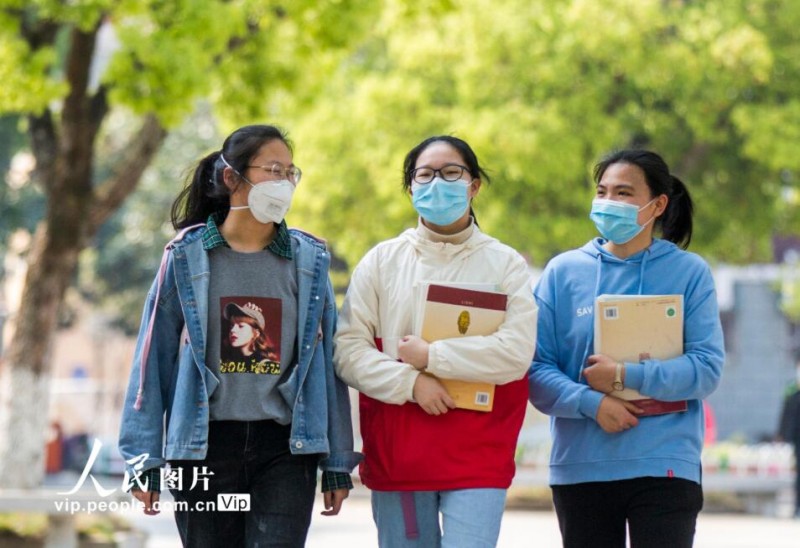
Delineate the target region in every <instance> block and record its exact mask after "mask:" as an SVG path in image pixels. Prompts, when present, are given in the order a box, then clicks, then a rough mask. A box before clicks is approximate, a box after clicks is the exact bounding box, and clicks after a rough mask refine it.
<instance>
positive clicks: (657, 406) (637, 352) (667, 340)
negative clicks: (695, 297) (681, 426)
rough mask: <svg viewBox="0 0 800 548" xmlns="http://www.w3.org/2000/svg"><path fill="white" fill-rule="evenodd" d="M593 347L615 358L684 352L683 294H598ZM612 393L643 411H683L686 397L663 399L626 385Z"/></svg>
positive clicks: (636, 358) (635, 358)
mask: <svg viewBox="0 0 800 548" xmlns="http://www.w3.org/2000/svg"><path fill="white" fill-rule="evenodd" d="M594 329H595V332H594V349H595V352H596V353H598V354H605V355H606V356H609V357H610V358H613V359H615V360H617V361H622V362H629V363H638V362H641V361H643V360H647V359H656V360H669V359H671V358H677V357H678V356H681V355H682V354H683V295H600V296H599V297H598V298H597V301H596V302H595V314H594ZM612 395H614V396H616V397H618V398H622V399H624V400H629V401H632V402H634V403H636V405H638V406H639V407H641V408H642V409H644V414H643V415H645V416H646V415H661V414H664V413H674V412H680V411H685V410H686V408H687V403H686V401H685V400H684V401H674V402H664V401H660V400H655V399H653V398H651V397H649V396H646V395H644V394H640V393H639V392H637V391H636V390H633V389H631V388H626V389H624V390H622V391H621V392H613V393H612Z"/></svg>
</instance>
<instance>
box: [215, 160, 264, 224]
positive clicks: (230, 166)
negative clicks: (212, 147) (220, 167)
mask: <svg viewBox="0 0 800 548" xmlns="http://www.w3.org/2000/svg"><path fill="white" fill-rule="evenodd" d="M219 159H220V160H222V163H223V164H225V165H226V166H228V167H229V168H231V169H232V170H233V172H234V173H235V174H236V175H238V176H239V177H241V178H242V179H244V180H245V181H246V182H247V184H248V185H250V186H252V187H255V186H256V185H254V184H253V183H251V182H250V179H248V178H247V177H245V176H244V175H242V174H241V173H239V172H238V171H236V168H235V167H233V166H232V165H230V164H229V163H228V160H226V159H225V156H223V155H222V154H220V155H219ZM228 209H230V210H235V209H250V206H249V205H243V206H228Z"/></svg>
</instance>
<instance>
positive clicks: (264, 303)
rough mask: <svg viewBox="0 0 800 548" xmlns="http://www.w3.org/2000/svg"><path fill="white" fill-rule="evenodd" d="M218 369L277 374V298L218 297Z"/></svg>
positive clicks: (279, 348)
mask: <svg viewBox="0 0 800 548" xmlns="http://www.w3.org/2000/svg"><path fill="white" fill-rule="evenodd" d="M219 305H220V310H222V316H221V318H220V321H221V322H222V329H221V330H220V333H221V334H222V337H220V339H221V345H222V347H221V348H220V353H219V355H220V360H219V372H220V373H228V374H229V373H236V374H240V373H241V374H246V373H254V374H259V375H280V374H281V346H280V345H281V300H280V299H272V298H264V297H222V298H220V303H219Z"/></svg>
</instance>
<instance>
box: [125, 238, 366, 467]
mask: <svg viewBox="0 0 800 548" xmlns="http://www.w3.org/2000/svg"><path fill="white" fill-rule="evenodd" d="M202 234H203V228H201V227H199V228H196V229H193V230H189V231H188V232H187V233H186V234H185V236H183V238H180V237H178V238H176V239H175V240H173V241H172V242H170V244H168V246H167V249H166V250H165V258H164V270H163V278H162V277H161V276H158V277H156V280H155V281H154V282H153V285H152V287H151V288H150V292H149V293H148V297H147V302H146V303H145V307H144V313H143V315H142V324H141V327H140V331H139V339H138V341H137V345H136V352H135V354H134V363H133V368H132V370H131V377H130V382H129V385H128V390H127V394H126V397H125V406H124V409H123V413H122V424H121V426H120V437H119V449H120V452H121V453H122V456H123V457H124V458H125V460H126V461H133V462H129V463H128V470H129V472H131V473H134V469H133V466H134V465H135V466H136V468H137V470H139V471H141V470H148V469H151V468H155V467H159V466H162V465H163V464H164V463H165V461H166V460H173V459H190V460H201V459H203V458H205V456H206V451H207V450H208V421H209V403H208V402H209V397H210V396H211V394H212V393H213V392H214V389H215V388H216V387H217V385H218V384H219V381H218V380H217V378H216V377H215V376H214V374H213V373H212V372H211V371H210V370H209V369H208V368H207V367H206V365H205V347H206V329H207V321H206V320H207V315H208V284H209V278H210V267H209V260H208V254H207V252H206V251H205V250H204V249H203V243H202ZM290 235H291V237H292V240H293V241H294V243H295V255H294V261H295V264H296V266H297V289H298V326H297V356H296V358H295V359H296V360H297V361H296V364H295V366H294V368H293V371H292V373H291V375H290V376H289V378H288V379H287V380H286V381H285V382H284V383H283V384H281V385H280V386H279V388H278V390H279V392H280V394H281V396H282V397H283V398H284V400H285V401H286V402H287V403H288V405H289V406H290V407H291V408H292V426H291V435H290V439H289V443H290V449H291V451H292V453H293V454H314V453H319V454H321V455H322V459H321V460H320V468H321V469H322V470H325V471H329V472H347V473H349V472H350V471H352V469H353V468H354V467H355V466H356V465H357V464H358V462H359V461H360V460H361V458H362V457H361V455H360V454H359V453H357V452H354V451H353V430H352V424H351V419H350V398H349V394H348V389H347V386H346V385H345V384H344V383H343V382H342V381H341V380H339V378H338V377H337V376H336V375H335V373H334V369H333V333H334V330H335V328H336V302H335V300H334V296H333V289H332V287H331V284H330V280H329V279H328V275H327V273H328V267H329V265H330V254H329V253H328V252H327V250H326V248H325V245H324V244H323V243H321V242H319V241H318V240H316V239H314V238H312V237H311V236H309V235H307V234H305V233H303V232H301V231H298V230H293V229H292V230H290ZM159 278H162V280H163V281H162V283H161V284H160V286H159ZM156 296H158V298H157V299H156ZM156 300H157V302H156ZM154 307H156V308H155V310H154ZM151 322H152V325H150V324H151ZM148 332H149V333H150V335H149V336H148ZM142 368H144V371H142ZM141 373H143V374H142V375H141V376H140V374H141ZM137 388H138V389H139V390H137ZM137 392H138V397H137ZM165 430H166V432H165ZM142 455H146V457H142Z"/></svg>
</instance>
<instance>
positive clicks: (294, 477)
mask: <svg viewBox="0 0 800 548" xmlns="http://www.w3.org/2000/svg"><path fill="white" fill-rule="evenodd" d="M290 428H291V427H290V426H283V425H280V424H278V423H276V422H274V421H254V422H243V421H211V422H210V423H209V436H208V454H207V456H206V458H205V459H204V460H202V461H197V460H175V461H170V466H171V467H172V469H173V470H177V472H178V476H180V481H182V485H181V488H180V489H171V491H172V495H173V497H174V498H175V501H176V502H177V503H184V502H185V503H186V508H185V509H184V508H181V509H179V508H178V507H177V505H176V509H175V521H176V523H177V525H178V532H179V534H180V537H181V541H182V542H183V545H184V546H191V547H198V548H200V547H202V548H216V547H221V548H234V547H239V546H244V547H248V548H251V547H259V548H260V547H264V546H283V547H301V546H303V545H304V544H305V541H306V535H307V534H308V527H309V525H310V524H311V511H312V508H313V506H314V491H315V487H316V483H317V463H318V460H319V456H318V455H307V456H294V455H292V454H291V453H290V451H289V432H290ZM204 467H205V468H204ZM206 472H210V473H213V475H210V474H206ZM205 478H207V479H208V481H207V483H204V481H203V480H204V479H205ZM193 482H196V485H195V486H194V487H193V488H192V483H193ZM220 493H249V494H250V510H249V511H230V510H224V509H222V510H221V508H222V507H221V506H220V505H219V504H217V503H218V498H217V495H219V494H220ZM209 502H211V503H213V504H215V505H216V506H215V509H214V510H211V511H209V506H210V505H209V504H208V503H209Z"/></svg>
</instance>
